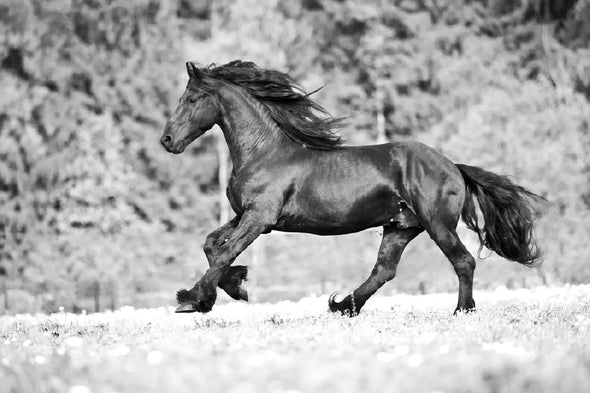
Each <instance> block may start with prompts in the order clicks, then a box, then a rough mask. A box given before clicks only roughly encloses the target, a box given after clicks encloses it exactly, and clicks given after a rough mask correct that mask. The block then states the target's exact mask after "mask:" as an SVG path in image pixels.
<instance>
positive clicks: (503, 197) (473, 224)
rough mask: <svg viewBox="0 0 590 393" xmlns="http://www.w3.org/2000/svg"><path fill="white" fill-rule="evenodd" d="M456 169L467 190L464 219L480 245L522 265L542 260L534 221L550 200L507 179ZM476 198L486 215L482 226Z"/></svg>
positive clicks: (474, 169)
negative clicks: (539, 209) (535, 237)
mask: <svg viewBox="0 0 590 393" xmlns="http://www.w3.org/2000/svg"><path fill="white" fill-rule="evenodd" d="M457 168H459V171H461V174H462V175H463V178H464V179H465V187H466V191H467V193H466V198H465V204H464V205H463V211H462V212H461V216H462V217H463V221H465V224H467V228H469V229H471V230H472V231H475V232H476V233H477V236H478V237H479V241H480V243H481V246H482V247H483V246H486V247H487V248H488V249H490V250H492V251H495V252H496V253H497V254H498V255H500V256H502V257H504V258H506V259H510V260H512V261H516V262H519V263H522V264H523V265H527V266H531V265H533V264H534V263H535V262H537V261H539V260H540V258H541V252H540V250H539V247H538V246H537V244H536V243H535V241H534V239H533V219H534V218H535V216H536V215H537V211H538V208H539V207H540V206H542V205H543V204H544V203H545V202H547V200H546V199H545V198H543V197H541V196H539V195H536V194H533V193H532V192H530V191H529V190H527V189H525V188H524V187H521V186H519V185H517V184H514V183H513V182H512V181H511V180H510V179H509V178H508V177H506V176H500V175H496V174H494V173H491V172H488V171H484V170H483V169H481V168H478V167H474V166H469V165H461V164H457ZM474 197H475V198H477V202H478V203H479V208H480V210H481V212H482V214H483V219H484V225H483V227H480V226H479V225H478V219H477V212H476V210H475V208H476V206H475V202H474V199H475V198H474ZM480 250H481V249H480Z"/></svg>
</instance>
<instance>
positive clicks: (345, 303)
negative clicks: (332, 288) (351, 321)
mask: <svg viewBox="0 0 590 393" xmlns="http://www.w3.org/2000/svg"><path fill="white" fill-rule="evenodd" d="M337 294H338V292H334V293H333V294H331V295H330V298H329V299H328V307H329V308H330V311H331V312H334V313H336V312H339V313H340V314H341V315H345V316H347V317H356V316H357V315H358V312H359V311H360V310H359V308H357V307H355V305H354V303H353V301H352V297H351V296H350V295H349V296H346V297H345V298H344V299H342V301H341V302H337V301H336V300H335V299H334V298H335V297H336V295H337Z"/></svg>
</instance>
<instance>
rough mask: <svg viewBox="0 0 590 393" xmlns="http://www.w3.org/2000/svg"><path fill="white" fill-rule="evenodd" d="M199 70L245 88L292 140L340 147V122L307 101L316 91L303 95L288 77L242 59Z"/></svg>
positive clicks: (325, 148)
mask: <svg viewBox="0 0 590 393" xmlns="http://www.w3.org/2000/svg"><path fill="white" fill-rule="evenodd" d="M200 70H201V71H202V72H204V73H205V74H206V75H207V76H208V77H211V78H214V79H217V80H222V81H226V82H229V83H233V84H235V85H237V86H241V87H243V88H245V89H246V90H247V91H248V93H250V94H251V95H252V96H253V97H254V98H256V99H257V100H258V101H259V102H260V103H262V104H263V106H264V107H265V108H266V110H268V113H269V115H270V117H272V119H273V120H274V121H275V122H276V123H277V125H278V126H279V128H280V129H281V130H282V131H283V132H284V133H285V134H286V135H287V136H288V137H289V138H291V139H292V140H294V141H296V142H298V143H300V144H302V145H304V146H306V147H310V148H314V149H321V150H331V149H334V148H336V147H338V146H340V145H341V144H342V140H341V137H340V135H339V134H338V133H337V132H336V130H337V129H338V127H339V126H340V125H341V119H335V118H333V117H331V116H330V115H329V114H328V112H327V111H326V110H325V109H324V108H323V107H322V106H321V105H320V104H318V103H317V102H315V101H314V100H312V99H311V98H309V96H310V95H311V94H313V93H315V92H316V91H317V90H315V91H313V92H311V93H305V91H304V90H303V89H302V88H301V86H300V85H299V83H297V81H296V80H294V79H293V78H292V77H290V76H289V75H287V74H285V73H283V72H279V71H275V70H265V69H262V68H259V67H258V66H257V65H256V64H254V63H252V62H246V61H241V60H234V61H232V62H229V63H227V64H224V65H220V66H216V65H214V64H211V65H209V66H207V67H204V68H201V69H200ZM318 90H319V89H318Z"/></svg>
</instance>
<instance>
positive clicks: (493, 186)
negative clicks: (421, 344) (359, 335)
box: [160, 60, 545, 316]
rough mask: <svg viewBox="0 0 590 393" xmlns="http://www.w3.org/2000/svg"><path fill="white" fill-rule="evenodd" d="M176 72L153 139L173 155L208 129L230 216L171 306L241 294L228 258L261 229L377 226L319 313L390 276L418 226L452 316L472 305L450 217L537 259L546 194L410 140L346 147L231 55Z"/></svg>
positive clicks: (468, 270)
mask: <svg viewBox="0 0 590 393" xmlns="http://www.w3.org/2000/svg"><path fill="white" fill-rule="evenodd" d="M186 68H187V72H188V76H189V80H188V84H187V87H186V90H185V92H184V94H183V95H182V97H181V98H180V100H179V103H178V106H177V108H176V109H175V111H174V112H173V113H172V115H171V117H170V119H169V120H168V121H167V123H166V125H165V127H164V131H163V135H162V137H161V139H160V142H161V144H162V146H163V147H164V148H165V149H166V151H168V152H170V153H173V154H180V153H182V152H183V151H184V150H185V148H186V147H187V146H188V145H189V144H190V143H191V142H193V141H194V140H196V139H197V138H199V137H200V136H201V135H203V134H204V133H205V132H206V131H208V130H210V129H211V128H212V127H213V126H214V125H215V124H217V125H218V126H219V127H220V129H221V130H222V132H223V136H224V138H225V141H226V143H227V146H228V148H229V153H230V157H231V160H232V164H233V169H232V173H231V176H230V179H229V182H228V187H227V190H226V192H227V198H228V200H229V202H230V205H231V208H232V210H233V211H234V212H235V217H233V218H232V219H231V220H230V221H229V222H227V223H226V224H224V225H222V226H221V227H220V228H217V229H216V230H214V231H213V232H211V233H210V234H209V235H208V236H207V237H206V239H205V243H204V246H203V250H204V252H205V255H206V257H207V260H208V262H209V268H208V270H207V271H206V272H205V274H204V275H203V276H202V278H201V279H200V280H199V281H198V282H197V283H196V284H195V285H194V286H193V288H192V289H190V290H186V289H181V290H179V291H178V292H177V301H178V303H179V306H178V308H177V309H176V312H183V313H184V312H196V311H198V312H201V313H205V312H209V311H210V310H211V309H212V307H213V305H214V303H215V300H216V297H217V287H219V288H221V289H223V290H224V291H225V292H226V293H227V294H228V295H229V296H230V297H232V298H234V299H237V300H245V301H247V300H248V293H247V291H246V289H244V288H243V281H244V280H245V279H246V278H247V267H246V266H231V265H232V263H233V262H234V260H235V259H236V258H237V257H238V255H240V253H241V252H242V251H244V250H245V249H246V248H247V247H248V246H249V245H250V244H251V243H252V242H253V241H254V240H255V239H256V238H257V237H258V236H260V235H262V234H266V233H269V232H271V231H284V232H304V233H312V234H316V235H341V234H348V233H354V232H358V231H361V230H364V229H367V228H372V227H379V226H381V227H383V238H382V241H381V245H380V247H379V252H378V256H377V262H376V264H375V266H374V268H373V269H372V271H371V273H370V275H369V277H368V278H367V279H366V280H365V281H364V282H363V283H362V284H361V285H360V286H359V287H358V288H356V289H355V290H354V291H353V292H352V293H351V294H349V295H347V296H346V297H344V298H343V299H342V300H341V301H336V299H335V297H334V295H332V296H330V298H329V301H328V306H329V310H331V311H332V312H337V313H338V312H339V313H341V314H345V315H349V316H355V315H357V314H358V313H359V312H360V310H361V308H362V307H363V306H364V304H365V303H366V302H367V300H368V299H369V298H370V297H371V296H372V295H373V294H374V293H375V292H376V291H377V290H378V289H379V288H380V287H381V286H382V285H383V284H385V283H386V282H388V281H390V280H391V279H393V278H394V277H395V274H396V269H397V265H398V262H399V260H400V257H401V255H402V252H403V251H404V249H405V247H406V246H407V245H408V243H409V242H410V241H412V239H414V238H415V237H416V236H418V235H419V234H420V233H422V232H423V231H426V232H427V233H428V235H430V237H431V238H432V240H433V241H434V242H435V243H436V244H437V246H438V247H439V248H440V249H441V250H442V252H443V253H444V255H445V256H446V257H447V258H448V260H449V261H450V262H451V264H452V266H453V268H454V270H455V272H456V274H457V277H458V280H459V295H458V301H457V306H456V308H455V313H457V312H462V311H464V312H469V311H474V310H475V302H474V300H473V294H472V291H473V273H474V269H475V259H474V257H473V256H472V255H471V254H470V253H469V251H468V250H467V249H466V247H465V245H464V244H463V243H462V242H461V240H460V239H459V236H458V235H457V231H456V228H457V224H458V221H459V218H462V219H463V221H464V222H465V224H466V226H467V228H469V229H471V230H473V231H475V232H476V233H477V235H478V237H479V241H480V243H481V247H484V246H485V247H487V248H488V249H490V250H492V251H494V252H496V253H497V254H498V255H500V256H502V257H504V258H506V259H509V260H512V261H515V262H518V263H521V264H523V265H526V266H532V265H534V264H535V263H536V262H537V261H539V260H540V257H541V252H540V249H539V247H538V246H537V243H536V241H535V240H534V234H533V221H534V219H535V218H536V217H537V216H538V212H539V210H540V209H539V206H541V205H542V204H543V202H544V201H545V199H544V198H543V197H541V196H539V195H536V194H534V193H532V192H531V191H529V190H527V189H525V188H523V187H522V186H520V185H517V184H515V183H514V182H513V181H512V180H511V179H510V178H508V177H506V176H503V175H498V174H494V173H492V172H489V171H486V170H484V169H481V168H479V167H475V166H469V165H463V164H455V163H453V162H451V161H450V160H449V159H448V158H446V157H445V156H443V155H442V154H441V153H439V152H437V151H436V150H435V149H433V148H431V147H428V146H426V145H425V144H422V143H418V142H393V143H385V144H379V145H364V146H347V145H345V144H344V143H343V140H342V138H341V136H340V133H339V132H338V129H339V127H340V126H341V124H342V122H341V119H337V118H333V117H331V116H330V115H329V114H328V113H327V111H326V110H325V109H324V108H323V107H322V106H321V105H320V104H319V103H318V102H316V101H314V100H313V99H312V98H310V94H311V93H309V94H308V93H306V92H305V91H304V90H303V88H302V87H301V85H300V84H299V83H298V82H297V81H296V80H295V79H294V78H292V77H291V76H289V75H288V74H287V73H283V72H280V71H276V70H269V69H263V68H260V67H258V66H257V65H256V64H254V63H252V62H247V61H241V60H235V61H232V62H229V63H227V64H224V65H219V66H216V65H214V64H212V65H209V66H206V67H203V66H199V65H197V64H195V63H193V62H187V63H186ZM476 203H477V204H478V205H479V209H480V210H481V213H482V216H483V221H484V223H483V224H482V225H481V226H480V224H479V221H480V219H479V218H478V213H477V208H476Z"/></svg>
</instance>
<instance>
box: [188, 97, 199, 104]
mask: <svg viewBox="0 0 590 393" xmlns="http://www.w3.org/2000/svg"><path fill="white" fill-rule="evenodd" d="M188 102H190V103H191V104H194V103H195V102H197V99H196V98H195V97H193V98H189V99H188Z"/></svg>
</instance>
